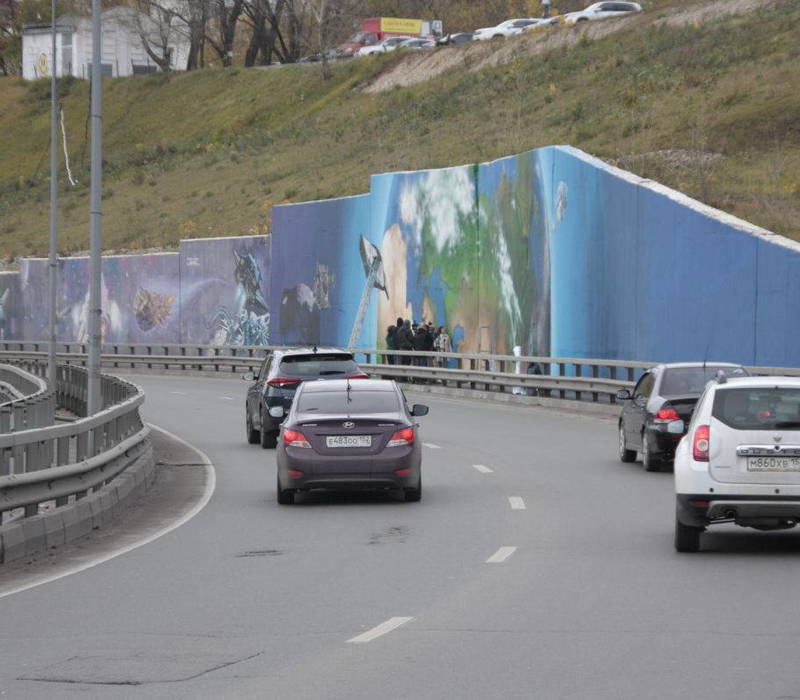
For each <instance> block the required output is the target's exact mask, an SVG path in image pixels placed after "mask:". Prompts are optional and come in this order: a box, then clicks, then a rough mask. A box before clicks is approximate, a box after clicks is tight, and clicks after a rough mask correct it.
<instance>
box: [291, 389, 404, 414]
mask: <svg viewBox="0 0 800 700" xmlns="http://www.w3.org/2000/svg"><path fill="white" fill-rule="evenodd" d="M297 411H298V413H335V414H339V413H341V414H354V413H357V414H359V415H367V414H372V413H398V412H399V411H400V400H399V399H398V398H397V394H395V393H394V392H393V391H351V392H350V396H349V397H348V392H346V391H307V392H305V393H304V394H303V395H302V396H301V397H300V403H299V404H298V405H297Z"/></svg>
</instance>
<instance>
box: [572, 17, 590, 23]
mask: <svg viewBox="0 0 800 700" xmlns="http://www.w3.org/2000/svg"><path fill="white" fill-rule="evenodd" d="M588 21H589V18H588V17H578V19H576V20H575V24H577V23H578V22H588Z"/></svg>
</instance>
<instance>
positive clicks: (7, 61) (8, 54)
mask: <svg viewBox="0 0 800 700" xmlns="http://www.w3.org/2000/svg"><path fill="white" fill-rule="evenodd" d="M18 10H19V8H18V7H17V2H16V0H0V73H2V74H3V75H13V74H15V73H18V72H19V67H18V66H17V65H16V63H17V62H16V61H15V60H14V59H13V58H12V55H14V54H16V52H17V50H18V42H19V25H18V22H17V18H18V14H19V12H18Z"/></svg>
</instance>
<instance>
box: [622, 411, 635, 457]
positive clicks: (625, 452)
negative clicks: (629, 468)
mask: <svg viewBox="0 0 800 700" xmlns="http://www.w3.org/2000/svg"><path fill="white" fill-rule="evenodd" d="M619 461H620V462H626V463H630V462H635V461H636V450H629V449H628V441H627V440H626V439H625V427H624V426H623V424H622V421H620V424H619Z"/></svg>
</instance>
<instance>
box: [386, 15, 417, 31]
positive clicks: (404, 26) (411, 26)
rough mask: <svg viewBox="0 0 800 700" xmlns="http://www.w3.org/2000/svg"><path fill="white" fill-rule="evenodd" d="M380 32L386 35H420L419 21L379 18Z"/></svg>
mask: <svg viewBox="0 0 800 700" xmlns="http://www.w3.org/2000/svg"><path fill="white" fill-rule="evenodd" d="M381 31H382V32H384V33H386V34H416V35H419V34H421V33H422V20H421V19H398V18H397V17H381Z"/></svg>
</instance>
